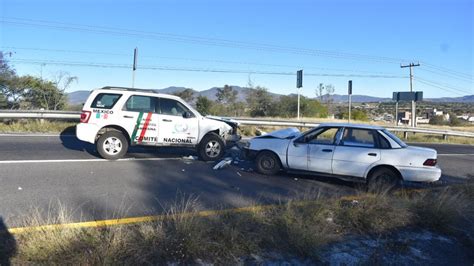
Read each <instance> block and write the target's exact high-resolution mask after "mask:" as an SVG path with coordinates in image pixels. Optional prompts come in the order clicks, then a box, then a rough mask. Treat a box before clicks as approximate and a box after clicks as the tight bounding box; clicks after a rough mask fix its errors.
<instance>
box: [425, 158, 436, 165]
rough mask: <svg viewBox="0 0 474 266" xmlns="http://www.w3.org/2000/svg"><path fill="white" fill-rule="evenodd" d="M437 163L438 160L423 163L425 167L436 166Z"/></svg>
mask: <svg viewBox="0 0 474 266" xmlns="http://www.w3.org/2000/svg"><path fill="white" fill-rule="evenodd" d="M437 163H438V160H436V159H428V160H426V161H425V162H424V163H423V165H424V166H435V165H436V164H437Z"/></svg>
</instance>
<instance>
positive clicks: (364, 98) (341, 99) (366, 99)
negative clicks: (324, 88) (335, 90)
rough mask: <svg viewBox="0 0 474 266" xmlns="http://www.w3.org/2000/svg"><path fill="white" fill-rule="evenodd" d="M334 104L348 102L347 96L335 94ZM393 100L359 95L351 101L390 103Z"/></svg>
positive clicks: (355, 95)
mask: <svg viewBox="0 0 474 266" xmlns="http://www.w3.org/2000/svg"><path fill="white" fill-rule="evenodd" d="M332 97H333V99H334V102H336V103H340V102H347V99H348V96H347V95H339V94H334V95H333V96H332ZM391 100H392V99H391V98H380V97H374V96H367V95H359V94H352V98H351V101H352V102H354V103H369V102H372V103H373V102H388V101H391Z"/></svg>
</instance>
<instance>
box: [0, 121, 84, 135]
mask: <svg viewBox="0 0 474 266" xmlns="http://www.w3.org/2000/svg"><path fill="white" fill-rule="evenodd" d="M76 124H77V123H75V122H58V121H55V122H50V121H47V120H45V121H43V122H40V121H39V120H25V121H17V122H10V123H1V122H0V133H59V132H62V131H64V130H65V129H66V128H68V127H71V126H75V125H76Z"/></svg>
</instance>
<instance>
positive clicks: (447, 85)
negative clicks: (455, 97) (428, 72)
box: [416, 77, 473, 94]
mask: <svg viewBox="0 0 474 266" xmlns="http://www.w3.org/2000/svg"><path fill="white" fill-rule="evenodd" d="M416 80H423V81H426V82H431V83H433V84H437V85H439V86H442V87H446V88H450V89H452V90H457V91H460V92H464V93H468V94H471V93H473V91H470V92H469V91H465V90H464V89H461V88H459V87H455V86H452V85H450V84H446V83H442V82H437V81H432V80H428V79H425V78H420V77H418V78H416Z"/></svg>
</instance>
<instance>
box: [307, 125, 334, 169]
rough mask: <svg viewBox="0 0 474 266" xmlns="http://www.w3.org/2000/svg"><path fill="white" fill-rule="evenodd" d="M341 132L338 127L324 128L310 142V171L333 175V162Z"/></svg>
mask: <svg viewBox="0 0 474 266" xmlns="http://www.w3.org/2000/svg"><path fill="white" fill-rule="evenodd" d="M339 130H340V129H339V128H337V127H328V128H324V130H321V131H319V132H317V133H316V134H315V135H314V136H312V137H311V139H310V140H309V141H308V144H309V154H308V170H309V171H312V172H318V173H325V174H332V172H333V170H332V160H333V154H334V150H335V148H336V140H337V137H338V132H339Z"/></svg>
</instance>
